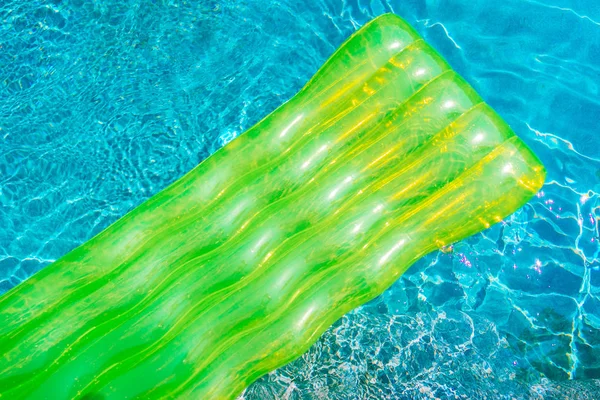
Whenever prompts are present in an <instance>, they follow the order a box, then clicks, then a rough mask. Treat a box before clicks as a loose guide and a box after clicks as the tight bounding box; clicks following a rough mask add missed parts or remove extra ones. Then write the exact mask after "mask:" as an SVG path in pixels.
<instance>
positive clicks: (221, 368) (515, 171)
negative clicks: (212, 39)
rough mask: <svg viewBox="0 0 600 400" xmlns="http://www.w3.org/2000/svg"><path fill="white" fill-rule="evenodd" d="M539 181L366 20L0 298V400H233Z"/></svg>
mask: <svg viewBox="0 0 600 400" xmlns="http://www.w3.org/2000/svg"><path fill="white" fill-rule="evenodd" d="M544 175H545V171H544V168H543V166H542V165H541V164H540V162H539V160H538V159H537V158H536V157H535V155H533V154H532V153H531V151H530V150H529V149H528V148H527V147H526V146H525V144H524V143H523V142H522V141H521V140H520V139H519V138H517V137H516V136H515V135H514V134H513V132H512V131H511V129H510V128H509V127H508V126H507V125H506V124H505V123H504V122H503V121H502V120H501V118H500V117H498V115H497V114H495V112H494V111H493V110H491V109H490V107H489V106H487V105H486V104H485V103H483V102H482V100H481V98H480V97H479V96H478V95H477V94H476V93H475V92H474V91H473V89H472V88H470V86H469V85H468V84H466V83H465V82H464V81H463V80H462V79H461V78H460V77H459V76H457V74H456V73H454V72H453V71H452V70H451V69H450V67H449V66H448V65H447V63H446V62H445V61H444V60H443V59H442V58H441V57H440V56H439V55H438V54H437V53H436V52H435V51H434V50H433V49H432V48H431V47H429V46H428V45H427V44H426V43H425V42H424V41H423V40H422V39H421V38H420V37H419V36H418V35H417V33H416V32H415V31H414V30H413V29H412V28H411V27H409V26H408V25H407V24H406V23H405V22H404V21H403V20H401V19H400V18H398V17H396V16H394V15H391V14H387V15H384V16H381V17H378V18H376V19H375V20H373V21H372V22H371V23H369V24H367V25H365V26H364V27H363V28H362V29H360V30H359V31H358V32H357V33H355V34H354V35H353V36H352V37H351V38H350V39H348V41H347V42H346V43H344V44H343V45H342V46H341V47H340V49H339V50H338V51H337V52H336V53H335V54H334V55H333V56H332V57H331V58H330V59H329V60H328V61H327V63H326V64H325V65H324V66H323V67H322V68H321V69H320V70H319V72H318V73H317V74H316V75H315V76H314V77H313V78H312V80H311V81H310V82H309V83H308V84H307V85H306V86H305V87H304V89H302V91H301V92H300V93H299V94H298V95H296V96H295V97H294V98H292V99H291V100H290V101H289V102H287V103H286V104H284V105H283V106H281V107H280V108H278V109H277V110H276V111H274V112H273V113H272V114H270V115H269V116H268V117H266V118H265V119H264V120H262V121H261V122H259V123H258V124H257V125H255V126H254V127H253V128H251V129H250V130H249V131H247V132H246V133H245V134H244V135H242V136H240V137H239V138H237V139H235V140H234V141H232V142H231V143H229V144H228V145H227V146H225V147H224V148H223V149H221V150H219V151H218V152H217V153H215V154H214V155H213V156H211V157H210V158H208V159H207V160H205V161H204V162H203V163H201V164H200V165H198V166H197V167H196V168H195V169H193V170H192V171H191V172H190V173H188V174H187V175H185V176H184V177H183V178H181V179H180V180H178V181H177V182H175V183H174V184H173V185H171V186H170V187H168V188H167V189H165V190H163V191H162V192H160V193H158V194H157V195H155V196H154V197H152V198H151V199H150V200H148V201H146V202H145V203H143V204H142V205H141V206H139V207H137V208H136V209H134V210H133V211H132V212H130V213H129V214H127V215H126V216H124V217H123V218H121V219H120V220H118V221H117V222H116V223H114V224H113V225H111V226H110V227H109V228H107V229H106V230H105V231H103V232H102V233H100V234H99V235H98V236H96V237H95V238H93V239H92V240H90V241H88V242H87V243H85V244H84V245H82V246H80V247H78V248H77V249H75V250H73V251H72V252H70V253H69V254H67V255H66V256H64V257H63V258H61V259H59V260H58V261H56V262H55V263H54V264H52V265H51V266H49V267H47V268H45V269H44V270H42V271H40V272H38V273H37V274H35V275H34V276H33V277H31V278H30V279H29V280H27V281H25V282H23V283H22V284H20V285H19V286H17V287H16V288H15V289H13V290H11V291H9V292H8V293H7V294H6V295H4V296H3V297H2V298H0V319H1V320H2V321H3V322H4V323H3V324H2V325H0V354H1V355H2V357H1V358H0V393H1V394H2V398H9V399H20V398H32V399H39V398H44V397H49V398H65V399H67V398H69V399H70V398H94V399H95V398H163V397H169V398H173V397H176V398H177V397H179V398H202V399H204V398H211V399H212V398H234V397H235V396H236V395H237V394H239V393H240V392H241V391H242V390H243V389H244V388H245V387H246V386H248V385H249V384H250V383H251V382H252V381H254V380H256V379H257V378H258V377H260V376H261V375H263V374H265V373H267V372H269V371H271V370H273V369H275V368H277V367H279V366H281V365H283V364H285V363H287V362H289V361H291V360H293V359H295V358H297V357H298V356H299V355H301V354H302V353H303V352H304V351H306V350H307V349H308V348H309V347H310V345H311V344H312V343H314V342H315V341H316V340H317V339H318V337H319V336H320V335H321V334H322V333H323V332H324V331H325V330H326V329H327V328H328V327H329V326H330V325H331V324H332V323H334V322H335V321H336V320H337V319H338V318H340V317H341V316H342V315H343V314H344V313H346V312H348V311H349V310H351V309H353V308H355V307H357V306H358V305H360V304H363V303H365V302H367V301H369V300H370V299H372V298H374V297H376V296H377V295H379V294H380V293H381V292H383V291H384V290H385V289H386V288H388V287H389V286H390V285H391V284H392V283H393V282H394V281H395V280H396V279H397V278H398V277H399V276H400V275H401V274H402V273H403V272H404V271H405V270H406V269H407V268H408V267H409V266H410V265H411V264H412V263H413V262H415V261H416V260H417V259H419V258H420V257H422V256H423V255H425V254H427V253H429V252H431V251H433V250H435V249H438V248H440V247H443V246H446V245H448V244H450V243H452V242H455V241H457V240H460V239H462V238H465V237H467V236H469V235H472V234H474V233H476V232H479V231H481V230H483V229H486V228H487V227H489V226H491V225H492V224H494V223H496V222H499V221H501V220H502V218H504V217H506V216H507V215H509V214H510V213H512V212H514V211H515V210H516V209H517V208H519V207H520V206H522V205H523V204H524V203H525V202H526V201H527V200H528V199H529V198H531V197H532V196H533V195H534V194H535V193H536V192H537V190H538V189H539V188H540V187H541V185H542V184H543V180H544Z"/></svg>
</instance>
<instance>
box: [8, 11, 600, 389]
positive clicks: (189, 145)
mask: <svg viewBox="0 0 600 400" xmlns="http://www.w3.org/2000/svg"><path fill="white" fill-rule="evenodd" d="M42 3H43V4H42ZM390 11H393V12H396V13H397V14H399V15H401V16H403V17H404V18H405V19H407V20H408V21H409V22H410V23H411V24H413V25H414V26H415V27H416V29H417V30H418V31H419V32H420V33H421V34H422V35H423V36H424V37H425V38H426V39H427V40H428V41H429V42H430V43H432V44H433V45H434V46H435V47H436V48H437V49H438V50H439V51H440V52H441V53H442V54H443V55H444V56H445V57H446V58H447V59H448V61H449V62H450V63H451V64H452V66H453V67H454V68H455V69H457V70H458V71H459V72H460V73H461V74H462V75H463V76H464V77H465V78H466V79H467V80H468V81H469V82H470V83H471V84H472V85H473V86H474V87H475V88H476V89H477V90H478V91H479V92H480V93H481V95H482V96H483V97H484V98H485V99H486V100H487V101H488V102H489V103H490V104H491V105H492V106H493V107H495V108H496V110H497V111H498V112H499V113H500V114H501V115H502V116H504V118H505V119H506V120H507V121H508V122H509V123H510V124H511V126H512V127H513V128H514V130H515V131H516V132H517V133H518V134H519V135H520V136H521V137H522V138H523V139H524V140H525V141H526V142H527V143H528V144H529V145H530V146H531V147H532V148H533V149H534V151H535V152H536V153H537V154H538V155H539V156H540V157H541V159H542V160H543V162H544V163H545V164H546V166H547V168H548V180H547V183H546V185H545V186H544V188H543V190H542V192H541V193H540V194H539V195H538V196H537V197H536V198H535V199H534V200H532V201H531V202H530V203H529V204H528V205H527V206H525V207H524V208H523V209H521V210H519V211H518V212H517V213H516V214H514V215H513V216H511V217H510V218H508V219H507V220H506V221H505V222H504V223H502V224H499V225H497V226H494V227H493V228H491V229H489V230H488V231H486V232H484V233H483V234H480V235H477V236H475V237H472V238H470V239H468V240H465V241H463V242H461V243H458V244H455V245H454V246H453V249H452V251H449V252H447V253H437V254H433V255H430V256H428V257H425V258H424V259H423V260H421V261H420V262H418V263H417V265H415V266H413V268H411V270H410V271H409V272H408V273H407V274H406V275H404V277H403V278H401V279H400V280H399V281H398V282H397V283H396V284H395V285H394V286H393V287H392V288H391V289H390V290H388V291H387V292H386V293H385V294H384V295H382V296H380V297H379V298H377V299H376V300H374V301H373V302H371V303H369V304H368V305H366V306H364V307H361V308H360V309H358V310H355V311H354V312H352V313H350V314H349V315H347V316H345V317H344V318H343V319H342V320H341V321H339V322H338V323H336V324H335V325H334V326H333V327H332V328H331V329H330V330H329V331H328V332H327V333H326V334H325V335H324V336H323V337H322V338H321V339H320V340H319V342H318V343H317V344H316V345H315V346H313V347H312V349H311V350H310V351H309V352H308V353H307V354H305V355H304V356H303V357H302V358H300V359H299V360H297V361H295V362H293V363H292V364H290V365H288V366H286V367H284V368H281V369H280V370H278V371H276V372H274V373H272V374H269V375H268V376H266V377H263V378H262V379H260V380H259V381H258V382H256V383H255V384H254V385H252V386H251V387H250V388H249V389H248V390H247V391H246V393H245V394H244V395H243V396H242V397H243V398H245V399H279V398H285V399H300V398H303V399H354V398H361V399H367V398H369V399H380V398H394V399H395V398H436V397H437V398H484V397H487V398H562V397H564V396H568V397H570V398H576V397H575V396H576V395H577V396H580V397H579V398H588V399H594V398H600V383H598V381H597V380H596V379H599V378H600V247H599V244H598V242H599V240H600V238H599V236H600V235H599V228H598V218H599V217H600V194H599V193H600V138H599V136H600V128H599V127H600V88H599V85H600V3H598V2H597V1H586V0H540V1H535V0H518V1H517V0H506V1H491V0H475V1H470V2H464V1H459V0H438V1H417V0H404V1H389V2H385V1H382V0H371V1H359V0H347V1H334V0H318V1H314V2H301V1H297V2H295V1H291V0H280V1H278V2H264V1H259V0H246V1H230V0H226V1H199V2H192V1H189V2H186V1H175V0H172V1H166V0H163V1H159V0H156V1H141V0H136V1H121V0H119V1H117V0H107V1H104V2H90V1H85V0H71V1H58V0H56V1H47V2H40V1H32V0H19V1H4V2H2V3H1V6H0V293H2V292H5V291H7V290H8V289H10V288H11V287H13V286H14V285H16V284H18V283H19V282H20V281H22V280H24V279H26V278H27V277H29V276H31V274H33V273H34V272H36V271H37V270H39V269H41V268H43V267H44V266H46V265H48V264H49V263H51V262H52V261H53V260H56V259H57V258H58V257H60V256H61V255H63V254H65V253H66V252H68V251H69V250H71V249H72V248H74V247H76V246H77V245H79V244H81V243H82V242H84V241H85V240H87V239H89V238H91V237H92V236H94V235H95V234H97V233H98V232H100V231H101V230H102V229H103V228H105V227H106V226H108V225H109V224H110V223H112V222H114V221H115V220H116V219H117V218H119V217H120V216H122V215H123V214H125V213H126V212H127V211H128V210H130V209H131V208H132V207H134V206H136V205H137V204H140V203H141V202H142V201H143V200H144V199H147V198H148V197H149V196H151V195H152V194H154V193H156V192H157V191H159V190H160V189H161V188H163V187H165V186H166V185H167V184H168V183H170V182H172V181H174V180H175V179H177V178H178V177H180V176H181V175H183V174H184V173H185V172H186V171H188V170H189V169H191V168H192V167H193V166H194V165H196V164H197V163H198V162H200V161H201V160H203V159H204V158H206V157H207V156H208V155H209V154H211V153H212V152H214V151H215V150H216V149H218V148H219V147H221V146H223V145H224V144H225V143H227V142H228V141H230V140H232V139H233V138H235V137H236V136H237V135H239V134H240V133H242V132H243V131H244V130H245V129H247V128H249V127H250V126H252V125H253V124H254V123H255V122H257V121H258V120H260V119H261V118H262V117H264V116H265V115H266V114H268V113H269V112H270V111H272V110H273V109H274V108H276V107H277V106H278V105H280V104H281V103H282V102H284V101H285V100H287V99H289V98H290V97H291V96H292V95H293V94H294V93H295V92H296V91H298V90H299V89H300V88H301V86H302V85H303V84H304V83H305V82H306V81H307V79H308V78H310V77H311V76H312V74H313V73H314V72H315V71H316V70H317V69H318V67H319V66H320V65H321V64H322V63H323V62H324V61H325V60H326V59H327V57H328V56H329V55H330V54H331V53H332V52H333V51H334V50H335V48H337V46H338V45H339V44H341V42H342V41H343V40H344V39H345V38H346V37H347V36H348V35H350V34H351V33H352V32H353V31H354V30H355V29H357V28H358V27H359V26H361V25H362V24H364V23H365V22H367V21H368V20H370V19H371V18H372V17H374V16H376V15H379V14H381V13H384V12H390ZM567 379H574V380H571V381H565V380H567ZM561 396H562V397H561Z"/></svg>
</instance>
